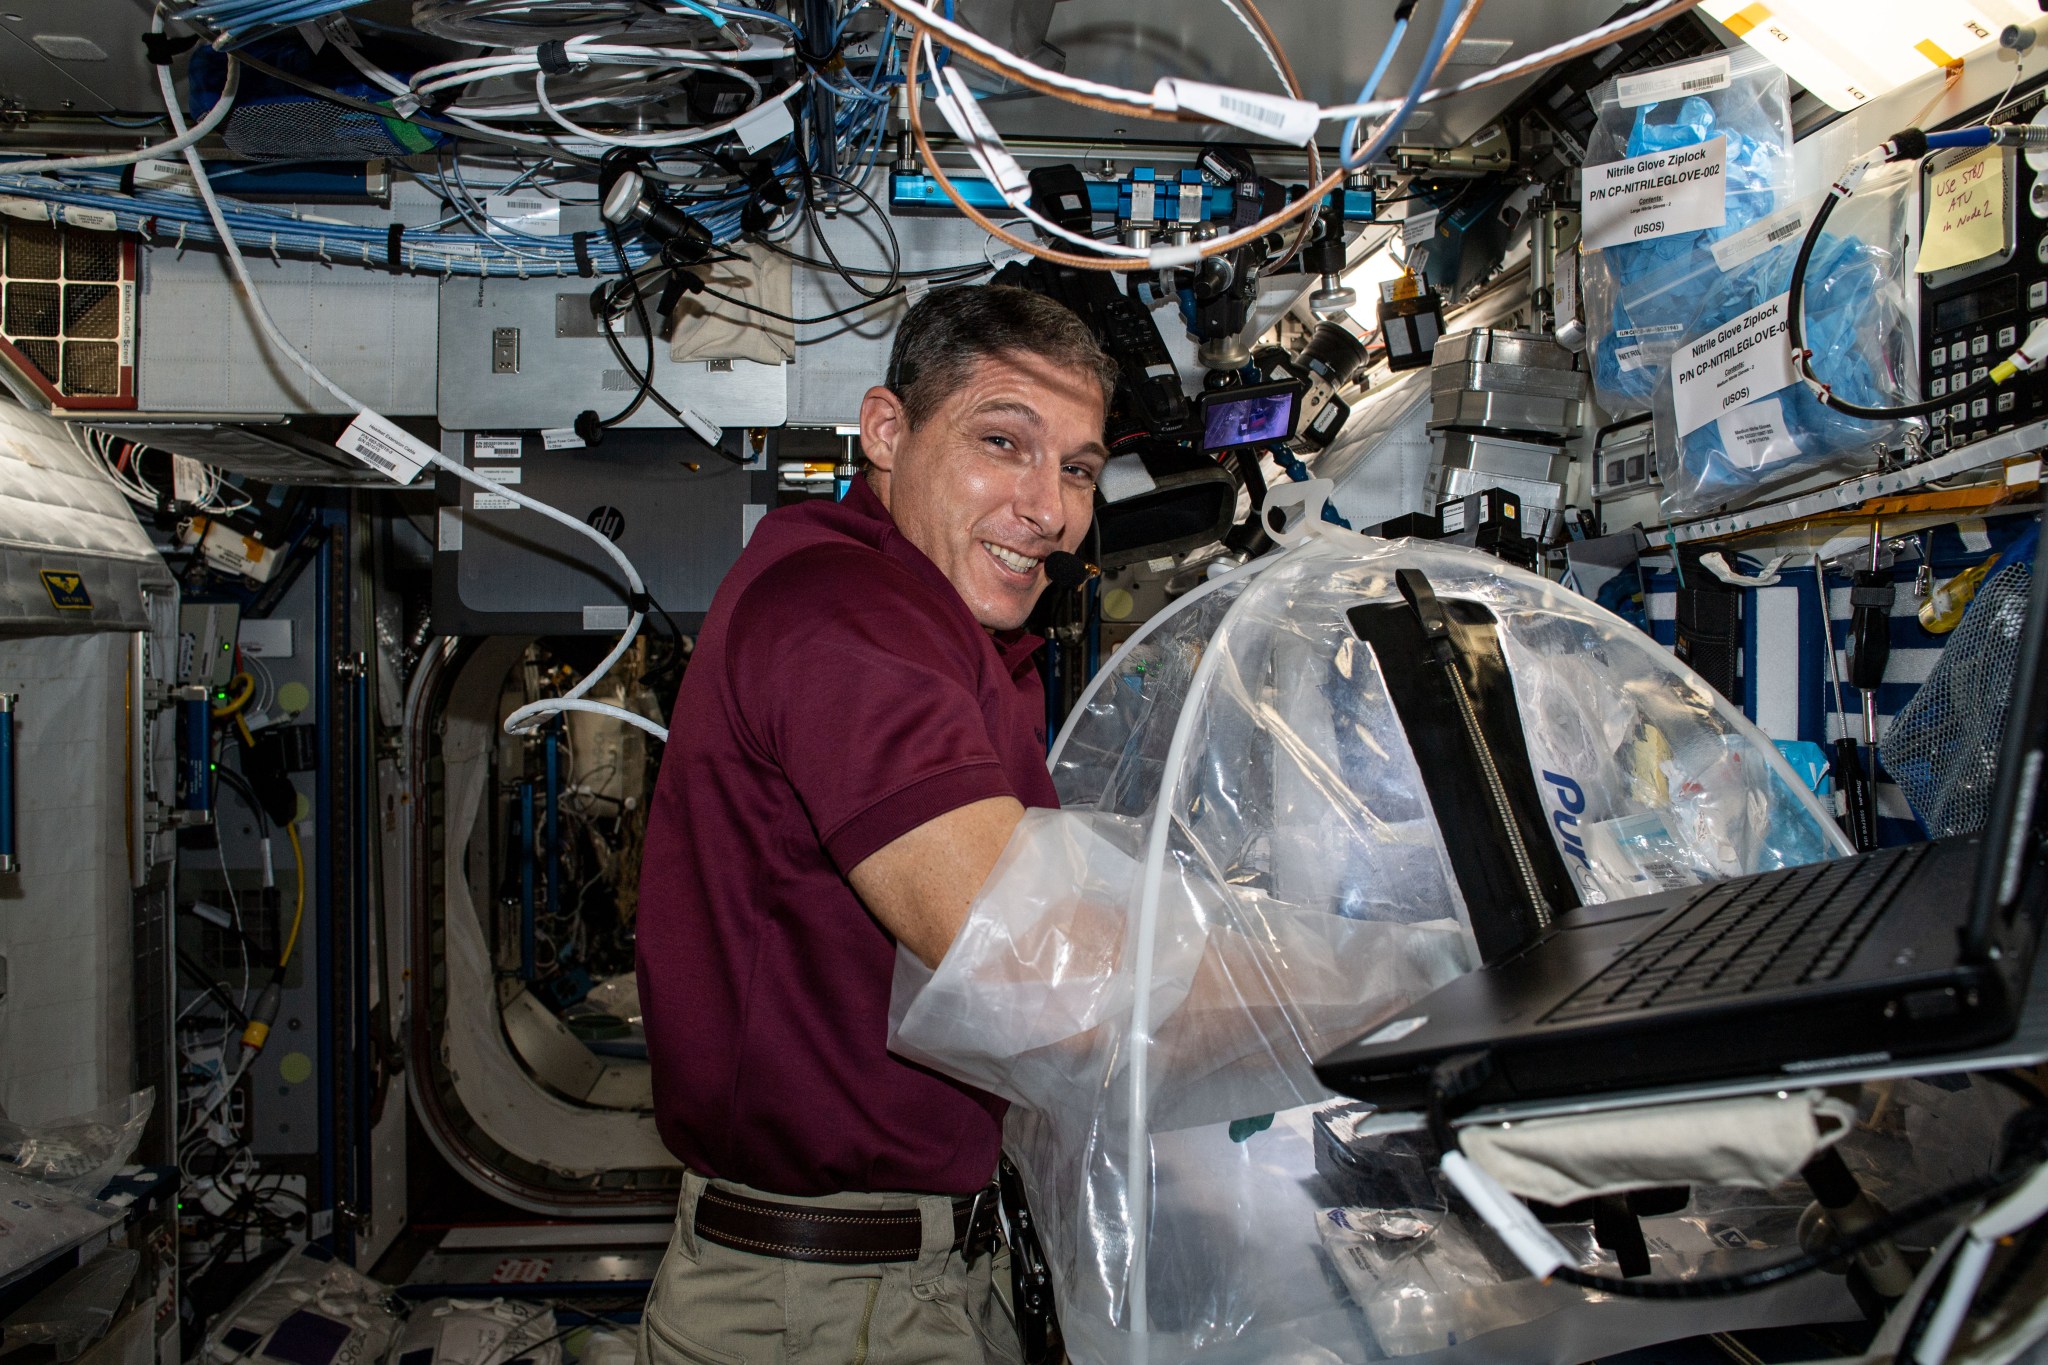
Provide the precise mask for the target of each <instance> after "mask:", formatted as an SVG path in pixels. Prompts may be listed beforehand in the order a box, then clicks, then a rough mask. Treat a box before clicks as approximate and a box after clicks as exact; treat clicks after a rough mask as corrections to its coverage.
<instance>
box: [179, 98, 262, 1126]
mask: <svg viewBox="0 0 2048 1365" xmlns="http://www.w3.org/2000/svg"><path fill="white" fill-rule="evenodd" d="M159 69H161V68H159ZM245 1051H246V1050H245ZM255 1060H256V1054H255V1053H253V1052H247V1053H246V1055H245V1056H244V1057H243V1058H242V1064H241V1065H240V1066H238V1067H236V1068H235V1074H234V1075H232V1076H230V1077H228V1078H227V1079H226V1080H225V1081H223V1082H222V1083H221V1087H220V1089H219V1090H218V1091H217V1092H216V1093H215V1094H214V1097H213V1102H212V1103H211V1104H209V1105H207V1106H206V1108H204V1109H202V1110H200V1111H199V1113H198V1115H197V1116H196V1117H194V1118H193V1120H192V1122H191V1124H190V1125H189V1126H188V1127H187V1128H186V1129H185V1131H184V1132H183V1133H181V1134H179V1135H178V1144H179V1145H180V1146H183V1145H184V1144H185V1143H187V1142H189V1141H191V1140H192V1139H193V1138H194V1137H197V1136H198V1134H199V1130H200V1129H202V1128H204V1127H205V1126H206V1121H207V1120H208V1119H210V1118H212V1117H213V1111H214V1110H216V1109H218V1108H220V1106H221V1102H222V1101H223V1100H225V1099H227V1097H228V1096H230V1095H232V1094H234V1093H235V1087H236V1086H238V1085H240V1084H241V1083H242V1077H243V1076H244V1075H245V1074H246V1073H247V1072H248V1070H249V1063H251V1062H253V1061H255Z"/></svg>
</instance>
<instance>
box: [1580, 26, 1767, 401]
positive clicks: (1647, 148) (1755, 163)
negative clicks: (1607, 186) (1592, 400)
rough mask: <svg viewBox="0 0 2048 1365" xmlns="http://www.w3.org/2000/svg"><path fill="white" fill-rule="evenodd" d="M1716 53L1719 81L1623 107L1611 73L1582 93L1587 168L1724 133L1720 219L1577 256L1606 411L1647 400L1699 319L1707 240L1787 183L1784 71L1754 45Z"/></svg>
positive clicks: (1740, 221)
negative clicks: (1588, 115) (1586, 111)
mask: <svg viewBox="0 0 2048 1365" xmlns="http://www.w3.org/2000/svg"><path fill="white" fill-rule="evenodd" d="M1720 55H1721V57H1725V59H1726V60H1727V63H1728V78H1727V84H1726V85H1725V86H1723V87H1722V88H1720V89H1713V90H1706V91H1704V92H1703V93H1700V94H1691V95H1684V96H1683V97H1681V98H1678V99H1663V100H1656V101H1652V102H1650V103H1646V104H1638V105H1629V104H1624V103H1623V92H1622V88H1621V83H1620V82H1619V81H1609V82H1607V84H1605V85H1603V86H1601V87H1600V89H1599V90H1597V91H1595V92H1594V93H1593V96H1592V100H1593V108H1594V110H1595V112H1596V113H1597V114H1598V116H1599V121H1598V122H1597V123H1596V124H1595V125H1594V128H1593V132H1592V134H1591V135H1590V136H1589V137H1588V139H1587V147H1586V163H1587V165H1588V166H1598V165H1601V164H1604V163H1608V162H1615V161H1624V160H1629V159H1632V158H1635V157H1639V156H1646V155H1648V154H1650V153H1652V152H1667V151H1675V150H1677V149H1678V148H1681V147H1690V146H1695V145H1697V144H1699V143H1703V142H1711V141H1712V140H1713V139H1715V138H1725V139H1726V162H1725V166H1726V169H1725V174H1724V185H1725V187H1726V188H1725V204H1726V213H1725V218H1724V221H1723V222H1722V224H1721V226H1719V227H1712V228H1703V229H1699V230H1697V231H1692V232H1673V233H1667V234H1665V235H1663V236H1660V237H1653V238H1650V239H1649V240H1647V241H1642V242H1626V243H1622V244H1620V245H1616V246H1609V247H1606V248H1604V249H1597V250H1593V249H1589V250H1588V251H1586V252H1585V254H1584V258H1583V260H1582V261H1581V272H1580V278H1581V287H1582V288H1583V289H1584V291H1585V300H1586V304H1585V306H1586V328H1587V345H1588V347H1589V349H1590V350H1591V352H1592V360H1593V364H1592V373H1593V387H1594V391H1595V392H1596V394H1597V395H1598V396H1599V399H1600V406H1601V407H1603V408H1605V409H1606V410H1607V411H1608V412H1610V413H1613V414H1615V415H1616V416H1621V415H1625V414H1628V413H1636V412H1642V411H1644V410H1645V409H1647V408H1648V407H1649V406H1650V397H1651V394H1652V393H1653V392H1655V390H1656V387H1657V382H1658V381H1659V380H1660V379H1662V378H1663V376H1664V369H1665V366H1666V364H1667V363H1668V362H1669V360H1670V357H1671V353H1672V349H1673V348H1674V347H1675V346H1676V344H1677V342H1678V339H1679V337H1680V336H1681V335H1682V334H1683V333H1684V332H1685V331H1687V330H1689V329H1690V328H1691V327H1692V326H1693V324H1694V323H1695V322H1696V320H1697V319H1698V317H1699V307H1700V302H1701V295H1702V294H1703V293H1704V292H1706V291H1707V290H1708V288H1709V282H1710V280H1711V279H1712V277H1714V276H1716V275H1718V274H1719V272H1720V266H1719V265H1718V264H1717V263H1716V261H1715V259H1714V255H1713V248H1714V245H1715V244H1716V243H1718V242H1720V241H1723V240H1724V239H1726V238H1729V237H1732V236H1734V235H1735V234H1737V233H1739V232H1742V231H1743V230H1745V229H1746V228H1748V227H1750V226H1751V225H1752V224H1754V223H1756V222H1758V221H1760V220H1762V219H1764V218H1766V217H1768V216H1770V215H1771V214H1772V213H1775V212H1777V211H1778V210H1779V209H1781V208H1784V207H1785V206H1786V205H1787V203H1788V202H1789V196H1790V195H1791V193H1792V189H1793V183H1794V182H1793V168H1792V115H1791V106H1790V100H1789V89H1788V86H1787V83H1786V79H1785V73H1784V72H1783V71H1781V70H1780V69H1778V68H1777V67H1776V66H1774V65H1773V64H1772V63H1771V62H1770V61H1769V59H1767V58H1766V57H1764V56H1763V54H1761V53H1758V52H1753V51H1748V50H1739V51H1730V52H1727V53H1724V54H1720ZM1717 60H1719V58H1717ZM1684 65H1686V66H1688V67H1690V65H1691V64H1690V63H1687V64H1684ZM1646 74H1647V73H1643V72H1636V73H1633V74H1632V75H1631V77H1629V79H1631V80H1636V79H1641V78H1642V77H1644V76H1645V75H1646ZM1707 74H1708V75H1709V76H1710V77H1711V75H1712V73H1711V72H1710V73H1707ZM1707 83H1708V84H1711V83H1712V80H1711V79H1709V80H1708V82H1707Z"/></svg>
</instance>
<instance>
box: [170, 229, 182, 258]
mask: <svg viewBox="0 0 2048 1365" xmlns="http://www.w3.org/2000/svg"><path fill="white" fill-rule="evenodd" d="M184 257H185V225H184V224H183V223H180V224H178V254H177V255H175V256H173V257H171V259H172V260H174V261H178V260H183V259H184Z"/></svg>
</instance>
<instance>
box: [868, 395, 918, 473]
mask: <svg viewBox="0 0 2048 1365" xmlns="http://www.w3.org/2000/svg"><path fill="white" fill-rule="evenodd" d="M909 433H910V414H909V413H907V412H905V411H904V408H903V400H902V399H901V398H898V397H897V396H896V394H895V393H894V392H893V391H891V390H889V389H886V388H883V387H882V386H881V385H879V384H878V385H876V386H875V387H874V388H872V389H869V390H868V391H867V392H866V393H865V394H863V395H861V400H860V453H861V454H862V455H864V456H866V457H867V461H868V463H869V464H871V465H873V466H874V467H875V468H877V469H879V470H881V471H882V472H883V473H885V474H887V473H890V472H892V471H894V469H895V468H896V453H897V451H898V450H900V449H901V448H902V445H903V441H904V438H905V437H906V436H908V435H909Z"/></svg>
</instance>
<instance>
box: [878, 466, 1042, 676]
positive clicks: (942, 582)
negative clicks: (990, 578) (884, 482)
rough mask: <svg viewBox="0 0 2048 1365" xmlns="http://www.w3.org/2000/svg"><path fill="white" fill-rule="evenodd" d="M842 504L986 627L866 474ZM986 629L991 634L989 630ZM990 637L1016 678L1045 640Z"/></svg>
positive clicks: (1019, 633)
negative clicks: (913, 540)
mask: <svg viewBox="0 0 2048 1365" xmlns="http://www.w3.org/2000/svg"><path fill="white" fill-rule="evenodd" d="M839 505H840V506H841V507H843V508H845V509H846V510H847V511H849V512H851V513H853V514H854V515H856V516H858V517H861V518H862V519H864V520H867V521H872V522H874V523H876V524H877V525H878V526H879V528H880V535H879V538H878V540H877V544H878V545H879V546H880V548H881V551H882V553H883V554H885V555H888V556H889V557H890V558H892V559H895V560H897V561H898V562H900V563H902V564H904V565H906V566H907V567H909V568H910V570H911V571H912V572H914V573H916V574H917V575H918V576H919V577H920V578H922V579H924V580H925V582H927V583H929V584H930V585H931V586H932V587H933V588H935V589H940V590H943V591H944V592H945V593H946V595H947V596H948V597H950V598H952V600H953V601H955V602H958V603H959V604H960V610H961V611H962V612H963V613H964V614H966V616H967V619H968V620H969V621H973V622H974V628H975V629H976V630H982V626H981V622H979V621H974V615H973V613H972V612H970V611H968V609H967V603H966V601H965V599H963V598H962V597H961V596H960V592H959V589H957V588H955V587H954V586H953V581H952V580H951V579H949V578H947V577H946V575H945V574H944V572H942V571H941V570H940V568H939V566H938V565H936V564H934V563H932V561H931V556H929V555H927V554H926V553H925V552H924V551H923V550H920V549H918V548H917V547H916V546H915V545H913V544H911V543H910V539H909V537H907V536H905V535H904V534H903V533H902V532H901V531H898V530H897V529H896V521H895V518H893V517H891V516H890V515H889V509H888V508H887V507H885V506H883V505H882V500H881V499H880V498H879V497H877V496H876V495H875V490H874V489H873V488H872V487H871V486H870V485H869V484H868V481H867V476H866V475H862V474H856V475H855V476H854V478H853V482H852V484H851V486H850V487H848V489H847V490H846V496H845V497H844V498H843V499H841V500H840V503H839ZM982 633H983V634H984V635H987V634H988V632H986V631H982ZM989 640H990V643H991V644H993V645H994V647H995V651H996V656H997V657H998V658H1000V659H1001V660H1002V661H1003V667H1004V668H1006V669H1007V670H1009V673H1010V676H1011V677H1013V678H1015V677H1018V676H1020V675H1021V674H1022V673H1023V671H1024V670H1025V669H1027V668H1029V667H1031V666H1032V664H1031V656H1032V655H1033V654H1036V653H1037V652H1038V647H1039V646H1040V645H1042V644H1044V643H1045V641H1044V640H1043V639H1041V638H1040V637H1039V636H1036V635H1033V634H1031V633H1029V632H1028V631H1024V630H1005V631H998V632H996V633H995V634H994V635H992V636H989Z"/></svg>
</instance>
